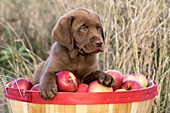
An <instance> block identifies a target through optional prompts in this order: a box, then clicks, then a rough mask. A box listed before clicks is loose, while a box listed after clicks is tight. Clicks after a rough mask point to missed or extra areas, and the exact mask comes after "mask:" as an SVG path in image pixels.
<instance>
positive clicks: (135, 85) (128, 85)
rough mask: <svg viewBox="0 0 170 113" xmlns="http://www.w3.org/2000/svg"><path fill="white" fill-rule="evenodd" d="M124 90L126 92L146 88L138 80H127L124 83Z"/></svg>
mask: <svg viewBox="0 0 170 113" xmlns="http://www.w3.org/2000/svg"><path fill="white" fill-rule="evenodd" d="M122 88H123V89H126V90H133V89H141V88H144V87H143V86H142V85H141V84H140V83H139V82H138V81H136V80H126V81H124V82H123V83H122Z"/></svg>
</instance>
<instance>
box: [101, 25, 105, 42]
mask: <svg viewBox="0 0 170 113" xmlns="http://www.w3.org/2000/svg"><path fill="white" fill-rule="evenodd" d="M101 36H102V38H103V42H104V41H105V37H104V33H103V28H102V31H101Z"/></svg>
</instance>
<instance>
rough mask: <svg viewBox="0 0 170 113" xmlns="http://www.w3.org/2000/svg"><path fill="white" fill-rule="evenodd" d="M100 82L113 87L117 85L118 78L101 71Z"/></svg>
mask: <svg viewBox="0 0 170 113" xmlns="http://www.w3.org/2000/svg"><path fill="white" fill-rule="evenodd" d="M98 82H99V83H100V84H103V85H105V86H108V87H113V86H115V85H116V80H115V79H114V78H113V77H112V76H110V75H108V74H106V73H104V72H103V73H100V76H99V77H98Z"/></svg>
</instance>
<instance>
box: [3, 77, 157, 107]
mask: <svg viewBox="0 0 170 113" xmlns="http://www.w3.org/2000/svg"><path fill="white" fill-rule="evenodd" d="M12 81H13V80H11V81H8V82H6V83H5V87H4V88H5V89H6V92H4V96H5V97H6V98H8V99H14V100H19V101H25V102H30V103H38V104H68V105H74V104H113V103H127V102H137V101H143V100H148V99H151V98H154V97H155V96H156V95H157V94H158V91H157V83H156V82H155V81H153V83H154V85H153V86H151V87H147V88H143V89H136V90H129V91H119V92H58V93H57V95H56V96H55V97H54V98H52V99H51V100H44V99H43V98H41V97H40V95H39V92H38V91H32V90H24V89H21V90H20V91H21V94H22V95H23V97H21V96H20V94H19V91H18V89H15V88H11V87H8V84H9V83H10V82H12Z"/></svg>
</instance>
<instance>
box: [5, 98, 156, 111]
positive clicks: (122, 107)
mask: <svg viewBox="0 0 170 113" xmlns="http://www.w3.org/2000/svg"><path fill="white" fill-rule="evenodd" d="M7 102H8V108H9V112H10V113H151V110H152V105H153V102H154V98H152V99H149V100H144V101H139V102H130V103H118V104H89V105H56V104H36V103H28V102H23V101H18V100H12V99H7Z"/></svg>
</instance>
